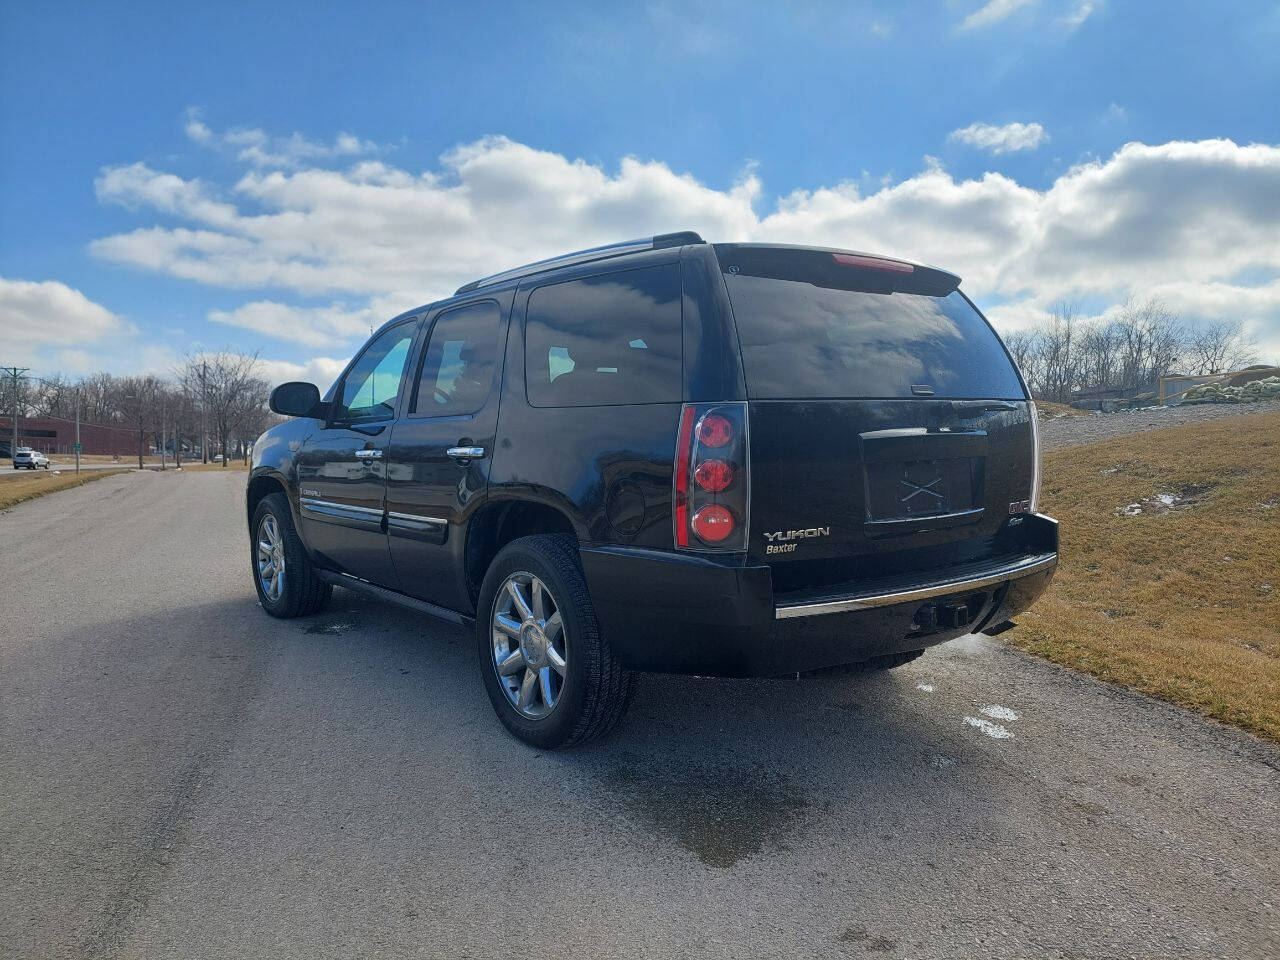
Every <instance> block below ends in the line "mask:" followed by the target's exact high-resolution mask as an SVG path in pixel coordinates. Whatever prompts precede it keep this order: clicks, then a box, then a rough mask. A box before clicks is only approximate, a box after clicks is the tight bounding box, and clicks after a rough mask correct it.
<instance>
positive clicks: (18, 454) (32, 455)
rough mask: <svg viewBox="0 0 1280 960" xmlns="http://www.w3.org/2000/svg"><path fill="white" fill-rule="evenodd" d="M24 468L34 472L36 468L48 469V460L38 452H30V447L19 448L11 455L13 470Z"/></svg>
mask: <svg viewBox="0 0 1280 960" xmlns="http://www.w3.org/2000/svg"><path fill="white" fill-rule="evenodd" d="M19 467H25V468H26V469H27V470H34V469H35V468H36V467H44V468H45V469H46V470H48V469H49V458H48V457H46V456H45V455H44V454H43V453H41V452H40V451H39V450H32V449H31V448H30V447H19V448H18V449H17V450H15V451H14V454H13V469H15V470H17V469H18V468H19Z"/></svg>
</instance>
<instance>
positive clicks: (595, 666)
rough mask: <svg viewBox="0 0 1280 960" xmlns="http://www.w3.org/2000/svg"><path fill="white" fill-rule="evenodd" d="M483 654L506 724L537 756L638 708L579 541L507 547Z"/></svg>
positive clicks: (481, 626)
mask: <svg viewBox="0 0 1280 960" xmlns="http://www.w3.org/2000/svg"><path fill="white" fill-rule="evenodd" d="M476 647H477V651H478V653H479V661H480V673H481V678H482V681H483V683H484V688H485V692H486V693H487V694H488V695H489V700H490V702H491V703H492V704H493V709H494V711H495V712H496V713H497V714H498V719H499V720H501V721H502V725H503V726H504V727H506V728H507V730H508V731H509V732H510V733H511V734H512V735H513V736H514V737H516V738H517V739H519V740H523V741H524V742H525V743H527V744H529V745H530V746H532V747H539V748H542V749H546V750H552V749H555V748H557V747H567V746H571V745H572V744H575V743H581V742H583V741H586V740H591V739H594V738H596V737H599V736H602V735H604V734H605V733H608V732H609V731H610V730H612V729H613V728H614V727H615V726H617V724H618V722H619V721H620V720H621V719H622V716H623V714H624V713H625V712H626V709H627V704H628V703H629V702H630V700H631V691H632V687H633V682H634V681H633V676H632V674H631V672H630V671H629V670H627V669H626V668H625V667H623V666H622V664H621V663H619V662H618V660H617V659H616V658H615V657H614V656H613V651H612V650H611V649H610V647H609V642H608V640H607V639H606V638H605V637H604V636H603V635H602V634H601V632H600V625H599V623H598V622H597V620H596V615H595V608H594V607H593V606H592V604H591V595H590V593H589V592H588V591H587V583H586V580H585V578H584V577H583V575H582V566H581V563H580V562H579V559H578V549H577V544H576V543H575V542H574V541H573V540H572V539H571V538H569V537H564V536H536V537H522V538H521V539H519V540H515V541H512V542H511V543H509V544H507V546H505V547H503V549H502V550H501V551H500V552H499V553H498V556H497V557H496V558H494V561H493V563H492V564H490V566H489V571H488V573H486V574H485V578H484V583H483V585H482V586H481V588H480V600H479V603H478V604H477V607H476Z"/></svg>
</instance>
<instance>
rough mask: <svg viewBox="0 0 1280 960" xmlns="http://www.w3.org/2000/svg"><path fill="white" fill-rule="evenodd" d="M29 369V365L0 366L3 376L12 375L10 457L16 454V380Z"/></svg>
mask: <svg viewBox="0 0 1280 960" xmlns="http://www.w3.org/2000/svg"><path fill="white" fill-rule="evenodd" d="M30 369H31V368H30V367H0V370H3V371H4V373H5V376H7V377H13V445H12V446H11V447H9V456H10V457H15V456H17V454H18V381H19V380H21V379H22V375H23V374H24V373H26V372H27V371H28V370H30Z"/></svg>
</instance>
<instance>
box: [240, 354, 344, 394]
mask: <svg viewBox="0 0 1280 960" xmlns="http://www.w3.org/2000/svg"><path fill="white" fill-rule="evenodd" d="M259 362H260V363H261V365H262V368H261V369H262V375H263V376H264V377H266V378H267V382H268V383H270V384H271V385H272V386H275V385H276V384H279V383H285V382H287V381H289V380H301V381H303V382H304V383H314V384H316V385H317V386H319V387H320V392H321V393H324V392H325V390H326V389H328V387H329V385H330V384H331V383H333V381H335V380H337V379H338V374H340V373H341V372H342V370H343V368H344V367H346V365H347V361H346V360H345V359H341V360H340V359H337V358H335V357H312V358H311V359H310V360H307V361H305V362H303V363H291V362H290V361H288V360H261V361H259Z"/></svg>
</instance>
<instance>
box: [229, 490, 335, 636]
mask: <svg viewBox="0 0 1280 960" xmlns="http://www.w3.org/2000/svg"><path fill="white" fill-rule="evenodd" d="M251 529H252V532H253V535H252V537H251V539H250V541H249V560H250V562H251V563H252V569H253V585H254V588H255V589H256V590H257V591H258V602H259V603H261V604H262V609H263V610H265V611H267V613H269V614H271V616H273V617H280V618H282V619H288V618H292V617H305V616H308V615H309V614H312V613H316V612H318V611H319V610H321V609H323V608H324V606H325V604H327V603H328V602H329V597H330V596H332V594H333V587H332V586H331V585H330V584H328V583H326V582H325V581H323V580H321V579H320V577H319V576H318V575H317V574H316V567H315V564H313V563H312V562H311V559H310V558H309V557H308V556H307V551H306V548H305V547H304V546H303V545H302V540H301V538H300V537H299V536H298V531H297V530H296V529H294V526H293V514H292V513H291V512H290V510H289V501H288V500H287V499H285V495H284V494H283V493H273V494H270V495H268V496H265V497H263V498H262V501H261V502H260V503H259V504H258V507H257V509H256V510H254V511H253V524H252V527H251Z"/></svg>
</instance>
